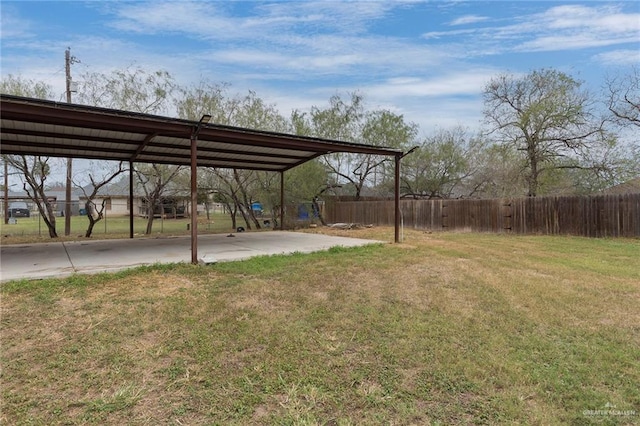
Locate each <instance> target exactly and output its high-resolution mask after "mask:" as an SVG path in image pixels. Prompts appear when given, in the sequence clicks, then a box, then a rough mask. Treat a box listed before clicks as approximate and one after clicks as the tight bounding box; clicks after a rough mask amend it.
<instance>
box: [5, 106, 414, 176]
mask: <svg viewBox="0 0 640 426" xmlns="http://www.w3.org/2000/svg"><path fill="white" fill-rule="evenodd" d="M0 99H1V105H0V121H1V127H0V134H1V139H2V147H1V150H2V153H3V154H21V155H41V156H50V157H72V158H88V159H101V160H116V161H117V160H122V161H134V162H140V163H164V164H175V165H190V164H191V135H192V132H193V131H194V130H195V129H196V128H197V126H198V122H195V121H190V120H181V119H175V118H168V117H160V116H155V115H149V114H138V113H132V112H127V111H120V110H112V109H104V108H96V107H89V106H86V105H76V104H67V103H59V102H52V101H46V100H40V99H33V98H24V97H19V96H10V95H4V94H3V95H0ZM332 152H350V153H361V154H374V155H385V156H398V155H402V152H401V151H399V150H396V149H391V148H383V147H377V146H371V145H362V144H356V143H349V142H342V141H336V140H329V139H320V138H311V137H302V136H295V135H288V134H282V133H274V132H264V131H257V130H251V129H244V128H239V127H231V126H222V125H216V124H203V125H201V127H200V128H199V130H198V144H197V164H198V166H203V167H204V166H206V167H220V168H237V169H252V170H267V171H285V170H288V169H290V168H292V167H295V166H297V165H299V164H302V163H304V162H306V161H309V160H311V159H313V158H316V157H318V156H320V155H324V154H329V153H332Z"/></svg>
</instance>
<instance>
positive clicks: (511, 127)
mask: <svg viewBox="0 0 640 426" xmlns="http://www.w3.org/2000/svg"><path fill="white" fill-rule="evenodd" d="M484 102H485V110H484V116H485V119H486V122H487V124H488V126H489V134H492V135H494V136H495V137H496V138H497V139H498V142H501V143H505V144H510V145H513V146H514V147H515V148H516V149H517V150H518V151H521V152H523V153H524V157H525V158H526V161H527V171H526V180H527V186H528V195H529V196H536V195H537V194H538V192H539V191H540V185H541V176H542V175H543V174H544V173H545V172H549V171H551V170H556V169H571V168H584V167H588V166H585V165H583V164H580V162H579V158H580V152H581V151H584V150H589V149H590V148H591V147H592V146H594V145H597V144H599V143H602V141H603V140H604V132H603V128H602V125H603V122H602V120H599V119H598V118H597V117H596V115H595V113H594V109H593V103H592V101H591V99H590V97H589V95H588V94H587V93H586V92H584V91H583V90H581V83H580V82H578V81H576V80H574V79H573V78H571V77H570V76H568V75H567V74H564V73H562V72H559V71H555V70H545V69H543V70H538V71H533V72H531V73H530V74H528V75H526V76H523V77H518V76H514V75H501V76H499V77H496V78H494V79H492V80H491V81H490V82H489V84H487V86H486V87H485V90H484Z"/></svg>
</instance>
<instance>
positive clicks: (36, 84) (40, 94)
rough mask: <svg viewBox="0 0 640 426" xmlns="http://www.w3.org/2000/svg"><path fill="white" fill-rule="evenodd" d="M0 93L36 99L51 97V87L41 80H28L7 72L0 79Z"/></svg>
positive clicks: (52, 96)
mask: <svg viewBox="0 0 640 426" xmlns="http://www.w3.org/2000/svg"><path fill="white" fill-rule="evenodd" d="M0 93H5V94H7V95H14V96H25V97H28V98H37V99H53V98H54V94H53V89H52V88H51V86H50V85H49V84H47V83H45V82H43V81H37V80H29V79H25V78H22V77H20V76H14V75H13V74H9V75H7V76H6V77H3V78H2V80H0Z"/></svg>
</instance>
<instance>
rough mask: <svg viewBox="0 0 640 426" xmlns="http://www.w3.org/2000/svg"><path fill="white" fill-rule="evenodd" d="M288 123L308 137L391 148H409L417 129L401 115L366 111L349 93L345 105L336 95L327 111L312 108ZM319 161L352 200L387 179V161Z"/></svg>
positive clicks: (344, 157) (340, 157) (343, 157)
mask: <svg viewBox="0 0 640 426" xmlns="http://www.w3.org/2000/svg"><path fill="white" fill-rule="evenodd" d="M292 122H293V126H294V128H295V129H296V130H297V131H298V132H308V131H310V132H311V135H312V136H318V137H323V138H328V139H337V140H343V141H347V142H356V143H365V144H369V145H375V146H387V147H394V148H402V147H407V146H411V144H412V142H413V140H414V138H415V136H416V134H417V126H416V125H415V124H414V123H407V122H405V121H404V117H403V116H401V115H397V114H394V113H392V112H390V111H387V110H376V111H367V110H366V109H365V107H364V102H363V98H362V96H360V95H359V94H357V93H351V94H350V99H349V101H347V102H345V101H343V100H342V98H341V97H340V96H338V95H336V96H333V97H331V98H330V99H329V107H328V108H318V107H313V108H312V109H311V112H310V114H309V116H308V118H307V116H306V115H305V114H303V113H300V112H299V111H294V112H293V114H292ZM323 161H324V162H325V165H326V166H327V168H328V170H329V171H330V173H331V174H333V175H334V177H335V180H336V182H335V183H336V184H340V183H344V184H345V185H348V186H350V187H352V188H353V189H354V192H355V197H356V199H358V198H360V196H361V193H362V190H363V189H364V187H365V186H367V185H368V186H371V187H375V186H377V185H379V184H380V183H382V182H383V181H384V180H385V179H386V178H387V174H388V173H387V170H388V168H386V167H385V166H387V165H388V164H389V163H390V162H391V160H390V159H389V157H380V156H375V155H364V154H352V153H336V154H331V155H327V156H325V157H323Z"/></svg>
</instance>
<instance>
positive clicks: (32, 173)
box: [0, 74, 58, 238]
mask: <svg viewBox="0 0 640 426" xmlns="http://www.w3.org/2000/svg"><path fill="white" fill-rule="evenodd" d="M0 93H5V94H8V95H15V96H25V97H30V98H38V99H52V98H53V97H54V95H53V90H52V88H51V86H50V85H48V84H47V83H45V82H42V81H36V80H29V79H24V78H22V77H20V76H17V77H16V76H14V75H12V74H9V75H8V76H7V77H5V78H3V79H2V80H1V81H0ZM3 158H4V161H7V163H8V164H9V165H11V166H12V167H13V168H15V169H16V170H17V171H18V172H19V174H20V177H21V180H22V184H23V188H24V190H25V192H26V193H27V196H28V197H29V198H30V199H31V201H33V202H34V204H35V205H36V207H37V208H38V211H39V212H40V216H41V217H42V218H43V220H44V223H45V225H46V226H47V229H48V231H49V236H50V237H51V238H56V237H57V236H58V233H57V231H56V216H55V209H54V206H53V200H52V199H50V198H48V197H47V195H46V193H45V192H46V187H45V183H46V181H47V178H48V177H49V176H50V174H51V164H50V159H49V158H47V157H35V156H25V155H6V156H3Z"/></svg>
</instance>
